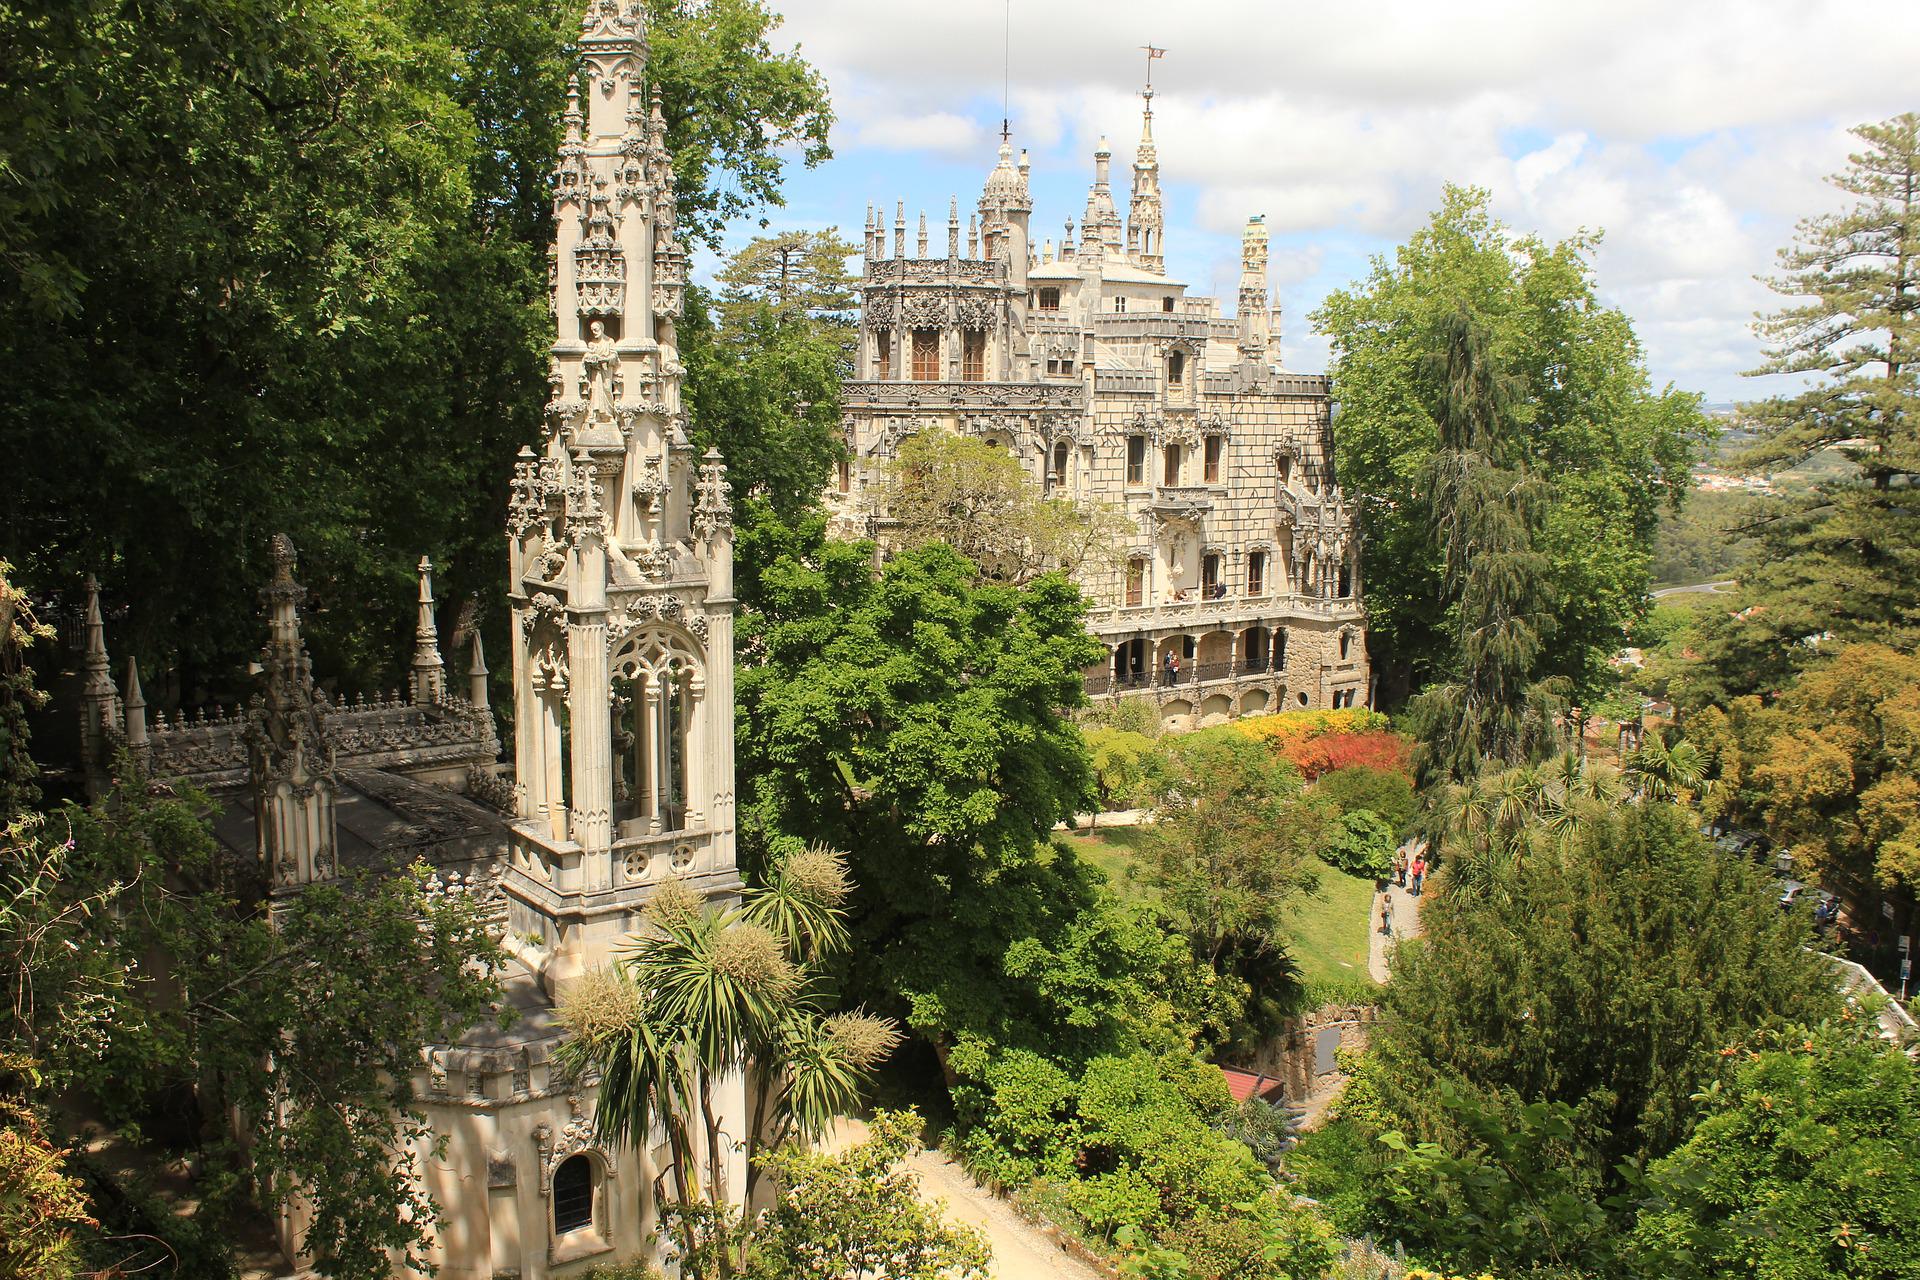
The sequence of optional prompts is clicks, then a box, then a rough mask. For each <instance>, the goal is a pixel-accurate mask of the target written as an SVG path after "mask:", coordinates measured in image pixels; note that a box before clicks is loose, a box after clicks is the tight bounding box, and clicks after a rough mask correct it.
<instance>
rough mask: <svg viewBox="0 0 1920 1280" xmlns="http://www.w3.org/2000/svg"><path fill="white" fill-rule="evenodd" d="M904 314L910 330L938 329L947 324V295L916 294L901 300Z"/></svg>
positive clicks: (908, 295) (910, 294)
mask: <svg viewBox="0 0 1920 1280" xmlns="http://www.w3.org/2000/svg"><path fill="white" fill-rule="evenodd" d="M901 302H902V314H903V316H904V318H905V320H906V324H907V327H908V328H910V329H938V328H940V327H941V326H943V325H945V324H946V323H947V312H948V309H949V308H948V305H947V295H946V294H944V293H931V292H914V293H909V294H907V295H906V296H905V297H904V298H902V299H901Z"/></svg>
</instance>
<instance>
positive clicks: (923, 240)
mask: <svg viewBox="0 0 1920 1280" xmlns="http://www.w3.org/2000/svg"><path fill="white" fill-rule="evenodd" d="M918 243H919V249H918V251H917V252H916V253H915V254H914V256H915V257H916V258H924V257H926V256H927V211H926V210H925V209H922V210H921V211H920V239H919V242H918Z"/></svg>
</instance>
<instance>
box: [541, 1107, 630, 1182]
mask: <svg viewBox="0 0 1920 1280" xmlns="http://www.w3.org/2000/svg"><path fill="white" fill-rule="evenodd" d="M567 1108H568V1110H569V1111H571V1112H572V1115H571V1116H570V1117H569V1119H568V1120H567V1122H566V1123H565V1124H563V1125H561V1126H560V1127H559V1128H558V1129H555V1128H554V1127H553V1126H552V1125H551V1124H545V1123H543V1124H541V1125H540V1126H539V1127H538V1128H536V1129H535V1130H534V1131H533V1140H534V1142H535V1143H536V1144H537V1145H538V1146H539V1148H540V1194H541V1196H542V1197H548V1196H551V1195H552V1194H553V1175H554V1173H555V1172H556V1171H557V1170H558V1169H559V1168H560V1165H561V1163H562V1162H563V1161H565V1160H566V1159H568V1158H569V1157H571V1156H576V1155H579V1154H581V1153H582V1152H586V1151H591V1152H593V1153H594V1154H595V1155H597V1156H598V1157H599V1158H600V1168H601V1171H602V1173H604V1174H605V1176H607V1177H609V1178H611V1177H613V1176H614V1175H615V1174H616V1173H618V1172H619V1168H618V1165H617V1164H616V1163H615V1160H614V1153H613V1152H611V1151H606V1150H602V1149H601V1148H600V1146H599V1145H598V1144H597V1143H596V1142H595V1141H594V1137H593V1121H592V1120H590V1119H589V1118H587V1116H586V1115H585V1114H584V1113H583V1112H582V1110H581V1106H580V1095H578V1094H569V1095H568V1096H567Z"/></svg>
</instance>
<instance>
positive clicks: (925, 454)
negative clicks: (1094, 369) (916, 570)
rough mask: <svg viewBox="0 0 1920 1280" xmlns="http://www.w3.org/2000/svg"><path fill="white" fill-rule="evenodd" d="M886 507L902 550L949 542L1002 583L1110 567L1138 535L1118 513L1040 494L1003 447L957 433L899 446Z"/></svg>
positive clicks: (882, 502) (927, 436)
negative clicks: (1134, 536)
mask: <svg viewBox="0 0 1920 1280" xmlns="http://www.w3.org/2000/svg"><path fill="white" fill-rule="evenodd" d="M879 507H880V508H881V509H884V510H885V512H886V514H887V516H888V517H889V518H890V519H891V520H892V521H893V522H894V528H895V532H894V537H895V538H896V539H897V540H898V541H899V542H900V543H901V544H902V545H904V546H909V547H917V546H924V545H926V544H928V543H934V542H942V543H945V544H946V545H947V546H950V547H952V548H953V549H954V550H955V551H958V552H959V553H960V554H961V555H963V556H965V557H967V559H969V560H971V561H973V562H974V563H975V564H977V565H978V566H979V567H980V569H981V571H982V572H984V573H985V574H986V575H987V576H988V577H990V578H994V579H997V580H1000V581H1005V582H1028V581H1031V580H1032V579H1034V578H1035V577H1038V576H1039V575H1040V574H1043V573H1050V572H1056V571H1057V572H1061V573H1065V574H1068V575H1072V574H1074V573H1077V572H1079V571H1080V570H1081V569H1084V568H1094V567H1098V566H1102V565H1108V564H1111V563H1113V562H1114V561H1115V560H1116V559H1117V558H1118V556H1119V550H1120V547H1121V546H1122V545H1123V544H1124V539H1126V538H1128V537H1129V536H1131V534H1132V531H1133V522H1132V521H1131V520H1130V519H1128V518H1127V517H1126V516H1125V515H1124V514H1123V513H1120V512H1117V511H1114V510H1112V509H1111V508H1108V507H1105V506H1097V505H1089V504H1085V503H1080V502H1076V501H1074V500H1073V499H1070V498H1053V497H1048V496H1046V495H1045V494H1043V493H1041V492H1040V491H1039V489H1038V487H1037V486H1036V485H1035V483H1034V480H1033V477H1032V476H1031V475H1029V474H1028V472H1027V470H1026V468H1024V467H1023V466H1021V464H1020V460H1019V459H1018V458H1016V457H1014V456H1013V454H1012V453H1010V452H1008V451H1007V450H1006V449H1004V448H1001V447H1000V446H998V445H994V444H991V443H989V442H987V441H984V440H976V439H973V438H972V437H970V436H962V435H955V434H953V433H951V432H934V433H925V434H921V435H916V436H913V437H911V438H909V439H908V440H906V441H905V442H904V443H903V444H901V446H900V450H899V452H898V454H897V455H896V456H895V457H894V458H893V459H892V460H890V461H889V462H888V464H887V468H886V477H885V485H884V487H883V489H882V495H881V498H880V502H879Z"/></svg>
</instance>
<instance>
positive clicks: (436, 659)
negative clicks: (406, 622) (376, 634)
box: [411, 556, 447, 704]
mask: <svg viewBox="0 0 1920 1280" xmlns="http://www.w3.org/2000/svg"><path fill="white" fill-rule="evenodd" d="M419 572H420V615H419V622H418V624H417V625H416V626H415V627H414V631H413V687H412V690H411V692H412V694H413V701H414V702H415V703H416V704H419V703H432V702H438V701H440V699H441V696H442V695H444V694H445V693H446V689H447V683H446V672H445V670H444V667H443V664H442V663H441V661H440V628H439V625H438V624H437V623H436V622H435V620H434V616H433V561H431V560H429V559H428V558H427V557H425V556H421V557H420V566H419Z"/></svg>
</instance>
